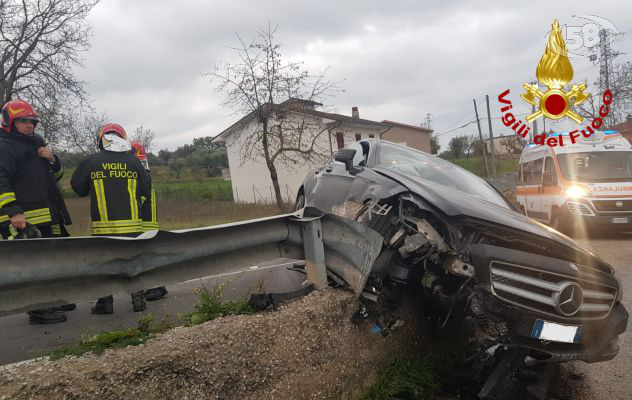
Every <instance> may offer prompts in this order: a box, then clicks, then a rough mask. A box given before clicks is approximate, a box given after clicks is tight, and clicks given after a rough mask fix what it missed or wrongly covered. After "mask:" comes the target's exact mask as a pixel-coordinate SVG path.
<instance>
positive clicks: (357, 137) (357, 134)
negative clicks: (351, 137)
mask: <svg viewBox="0 0 632 400" xmlns="http://www.w3.org/2000/svg"><path fill="white" fill-rule="evenodd" d="M355 136H356V141H359V140H362V136H360V134H359V133H356V134H355Z"/></svg>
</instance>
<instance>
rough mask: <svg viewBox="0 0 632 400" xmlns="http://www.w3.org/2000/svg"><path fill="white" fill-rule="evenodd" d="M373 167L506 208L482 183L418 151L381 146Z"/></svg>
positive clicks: (466, 173)
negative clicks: (463, 193) (409, 176)
mask: <svg viewBox="0 0 632 400" xmlns="http://www.w3.org/2000/svg"><path fill="white" fill-rule="evenodd" d="M377 164H378V165H379V166H380V167H383V168H386V169H389V170H392V171H397V172H400V173H404V174H407V175H413V176H415V177H419V178H422V179H423V180H428V181H431V182H434V183H438V184H440V185H443V186H447V187H449V188H452V189H456V190H459V191H461V192H465V193H469V194H471V195H473V196H476V197H478V198H480V199H483V200H487V201H489V202H492V203H494V204H498V205H500V206H503V207H505V208H510V207H509V206H508V204H507V202H506V201H505V199H504V198H503V197H502V196H501V195H500V194H499V193H498V192H497V191H495V190H494V189H493V188H492V187H491V186H490V185H489V184H488V183H487V182H485V181H484V180H483V179H481V178H479V177H478V176H476V175H474V174H472V173H470V172H468V171H466V170H464V169H463V168H461V167H459V166H457V165H455V164H452V163H451V162H448V161H445V160H442V159H440V158H438V157H434V156H431V155H428V154H426V153H422V152H420V151H416V150H413V149H409V148H406V147H402V146H397V145H391V144H387V143H382V144H381V146H380V149H379V154H378V162H377Z"/></svg>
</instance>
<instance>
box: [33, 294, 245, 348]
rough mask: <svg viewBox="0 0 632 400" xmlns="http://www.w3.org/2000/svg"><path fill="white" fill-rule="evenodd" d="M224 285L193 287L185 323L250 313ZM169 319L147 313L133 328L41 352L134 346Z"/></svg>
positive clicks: (88, 336) (163, 328) (161, 329)
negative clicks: (228, 296) (195, 299)
mask: <svg viewBox="0 0 632 400" xmlns="http://www.w3.org/2000/svg"><path fill="white" fill-rule="evenodd" d="M222 290H223V286H221V285H217V286H215V287H214V288H213V289H210V290H209V289H207V288H206V287H202V288H197V289H195V293H196V295H197V297H198V303H197V304H195V305H194V306H193V311H192V312H190V313H187V314H183V315H181V316H180V318H181V320H182V322H183V323H184V324H185V325H187V326H191V325H198V324H201V323H203V322H206V321H212V320H214V319H216V318H219V317H223V316H226V315H241V314H252V313H253V312H254V311H253V309H252V308H251V307H250V305H248V302H247V301H246V300H245V299H240V300H238V301H234V302H224V301H223V292H222ZM171 328H172V326H171V324H170V323H169V321H168V320H165V319H163V320H160V321H156V319H155V318H154V316H153V315H151V314H147V315H144V316H143V317H142V318H140V319H139V320H138V326H137V327H136V328H125V329H117V330H114V331H108V332H101V333H98V334H96V335H92V334H84V335H82V337H81V339H79V341H78V342H77V343H75V344H70V345H65V346H60V347H57V348H55V349H53V350H52V351H50V352H48V353H46V354H44V356H48V357H49V358H50V359H51V360H58V359H60V358H63V357H67V356H80V355H82V354H85V353H94V354H102V353H103V352H104V351H105V350H107V349H120V348H123V347H127V346H137V345H139V344H143V343H145V342H147V341H148V340H149V339H152V338H154V337H155V336H156V334H158V333H162V332H165V331H167V330H169V329H171Z"/></svg>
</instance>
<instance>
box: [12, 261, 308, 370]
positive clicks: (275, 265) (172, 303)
mask: <svg viewBox="0 0 632 400" xmlns="http://www.w3.org/2000/svg"><path fill="white" fill-rule="evenodd" d="M294 261H295V260H290V259H287V258H285V259H277V260H274V261H271V262H268V263H262V264H261V265H258V266H252V267H245V268H244V269H243V270H240V271H238V272H234V273H228V274H222V275H219V276H215V277H207V278H203V279H201V280H200V279H196V280H193V281H189V282H185V283H181V284H178V285H173V286H167V289H168V290H169V295H168V296H167V297H165V298H164V299H162V300H159V301H155V302H147V310H146V311H145V312H143V313H135V312H134V311H133V310H132V303H131V300H130V296H129V295H128V294H117V295H115V296H114V314H110V315H92V314H91V313H90V309H91V307H92V306H93V305H94V302H91V303H83V304H77V309H76V310H74V311H70V312H67V313H66V315H67V316H68V320H67V321H66V322H64V323H61V324H51V325H29V324H28V317H27V315H26V314H17V315H10V316H6V317H2V318H0V338H1V340H0V365H4V364H8V363H13V362H17V361H22V360H27V359H31V358H34V357H38V356H40V355H41V354H43V353H44V352H46V351H49V350H51V349H53V348H55V347H57V346H60V345H64V344H70V343H75V342H76V341H77V340H78V339H79V338H80V337H81V335H86V334H88V333H98V332H103V331H110V330H114V329H121V328H129V327H135V326H136V324H137V322H138V319H139V318H140V317H141V316H142V315H143V314H147V313H151V314H152V315H154V316H155V317H156V318H157V319H161V318H164V317H167V316H168V317H169V319H170V320H171V321H172V323H178V322H179V318H178V314H181V313H186V312H190V311H191V310H192V309H193V304H195V303H196V296H195V294H194V292H193V290H194V289H195V288H197V287H201V286H202V284H203V285H204V286H206V287H209V288H212V287H214V285H217V284H224V293H223V294H224V299H226V300H235V299H237V298H239V297H242V296H247V295H248V294H249V293H251V292H252V289H254V288H259V287H262V288H263V290H265V291H266V292H285V291H290V290H292V289H295V288H298V287H299V286H300V285H301V283H302V282H303V281H304V279H305V275H303V274H301V273H297V272H291V271H290V272H289V273H288V271H287V267H288V266H291V265H292V264H293V263H294Z"/></svg>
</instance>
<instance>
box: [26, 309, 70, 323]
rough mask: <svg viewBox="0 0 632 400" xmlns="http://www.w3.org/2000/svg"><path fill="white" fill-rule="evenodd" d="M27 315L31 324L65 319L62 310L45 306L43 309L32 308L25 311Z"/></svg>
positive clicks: (57, 321) (56, 321) (58, 321)
mask: <svg viewBox="0 0 632 400" xmlns="http://www.w3.org/2000/svg"><path fill="white" fill-rule="evenodd" d="M27 314H28V316H29V323H30V324H31V325H37V324H58V323H60V322H64V321H66V314H64V312H63V311H54V310H53V309H50V308H46V309H44V310H34V311H29V312H27Z"/></svg>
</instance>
